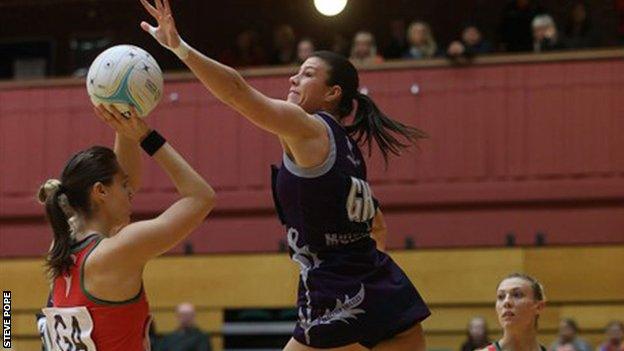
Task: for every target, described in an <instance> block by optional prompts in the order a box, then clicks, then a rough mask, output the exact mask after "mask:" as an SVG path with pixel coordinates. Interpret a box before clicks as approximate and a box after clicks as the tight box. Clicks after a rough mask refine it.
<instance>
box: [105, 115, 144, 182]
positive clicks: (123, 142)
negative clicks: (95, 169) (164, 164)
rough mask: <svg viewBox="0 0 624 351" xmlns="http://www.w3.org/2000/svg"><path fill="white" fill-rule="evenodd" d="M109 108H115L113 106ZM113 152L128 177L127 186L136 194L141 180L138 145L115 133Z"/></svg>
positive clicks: (141, 172) (141, 168)
mask: <svg viewBox="0 0 624 351" xmlns="http://www.w3.org/2000/svg"><path fill="white" fill-rule="evenodd" d="M110 107H111V108H113V109H114V108H115V107H114V106H113V105H111V106H110ZM114 150H115V155H116V156H117V161H118V162H119V164H120V165H121V168H123V169H124V171H125V172H126V174H127V175H128V184H129V185H130V187H132V190H133V192H135V193H136V192H137V191H139V188H140V187H141V179H142V178H143V167H142V164H141V163H142V162H141V150H140V148H139V143H138V142H136V141H134V140H132V139H129V138H127V137H125V136H123V135H122V134H119V133H115V147H114Z"/></svg>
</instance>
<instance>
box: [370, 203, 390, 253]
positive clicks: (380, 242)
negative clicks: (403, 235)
mask: <svg viewBox="0 0 624 351" xmlns="http://www.w3.org/2000/svg"><path fill="white" fill-rule="evenodd" d="M387 235H388V227H387V226H386V220H385V219H384V216H383V213H381V209H379V208H377V212H376V213H375V217H374V218H373V227H372V229H371V236H372V237H373V239H375V242H376V243H377V250H379V251H386V237H387Z"/></svg>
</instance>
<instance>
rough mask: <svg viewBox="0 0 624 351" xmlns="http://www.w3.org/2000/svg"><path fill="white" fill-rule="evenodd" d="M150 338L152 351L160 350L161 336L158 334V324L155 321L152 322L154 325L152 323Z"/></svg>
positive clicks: (149, 332)
mask: <svg viewBox="0 0 624 351" xmlns="http://www.w3.org/2000/svg"><path fill="white" fill-rule="evenodd" d="M148 336H149V340H150V346H151V350H154V351H156V350H160V335H159V334H158V332H156V322H155V321H154V320H152V323H150V328H149V331H148Z"/></svg>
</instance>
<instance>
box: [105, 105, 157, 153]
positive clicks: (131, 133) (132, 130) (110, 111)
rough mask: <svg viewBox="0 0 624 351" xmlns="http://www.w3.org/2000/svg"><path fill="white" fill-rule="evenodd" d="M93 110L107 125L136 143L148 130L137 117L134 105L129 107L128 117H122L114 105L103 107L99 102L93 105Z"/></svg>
mask: <svg viewBox="0 0 624 351" xmlns="http://www.w3.org/2000/svg"><path fill="white" fill-rule="evenodd" d="M93 110H94V112H95V114H96V115H97V116H98V117H99V118H100V119H101V120H102V121H104V123H106V124H108V126H109V127H111V128H113V129H114V130H115V131H116V132H117V133H119V134H121V135H123V136H124V137H126V138H128V139H130V140H133V141H136V142H137V143H139V142H141V141H142V140H143V138H145V136H146V135H147V134H148V133H149V131H150V128H149V126H148V125H147V123H145V121H144V120H143V119H141V118H140V117H139V115H138V113H137V111H136V109H135V108H134V106H132V107H131V108H130V116H129V117H124V116H123V115H122V114H121V112H119V110H117V108H115V106H114V105H109V106H107V107H104V105H101V104H100V105H98V106H96V107H94V108H93Z"/></svg>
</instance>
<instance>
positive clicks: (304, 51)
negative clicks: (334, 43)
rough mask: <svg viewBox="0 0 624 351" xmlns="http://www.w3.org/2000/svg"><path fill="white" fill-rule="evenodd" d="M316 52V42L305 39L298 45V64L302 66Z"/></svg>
mask: <svg viewBox="0 0 624 351" xmlns="http://www.w3.org/2000/svg"><path fill="white" fill-rule="evenodd" d="M314 51H316V46H315V45H314V41H312V39H310V38H303V39H301V40H299V43H297V63H298V64H302V63H303V61H305V60H307V59H308V57H310V55H312V53H313V52H314Z"/></svg>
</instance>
